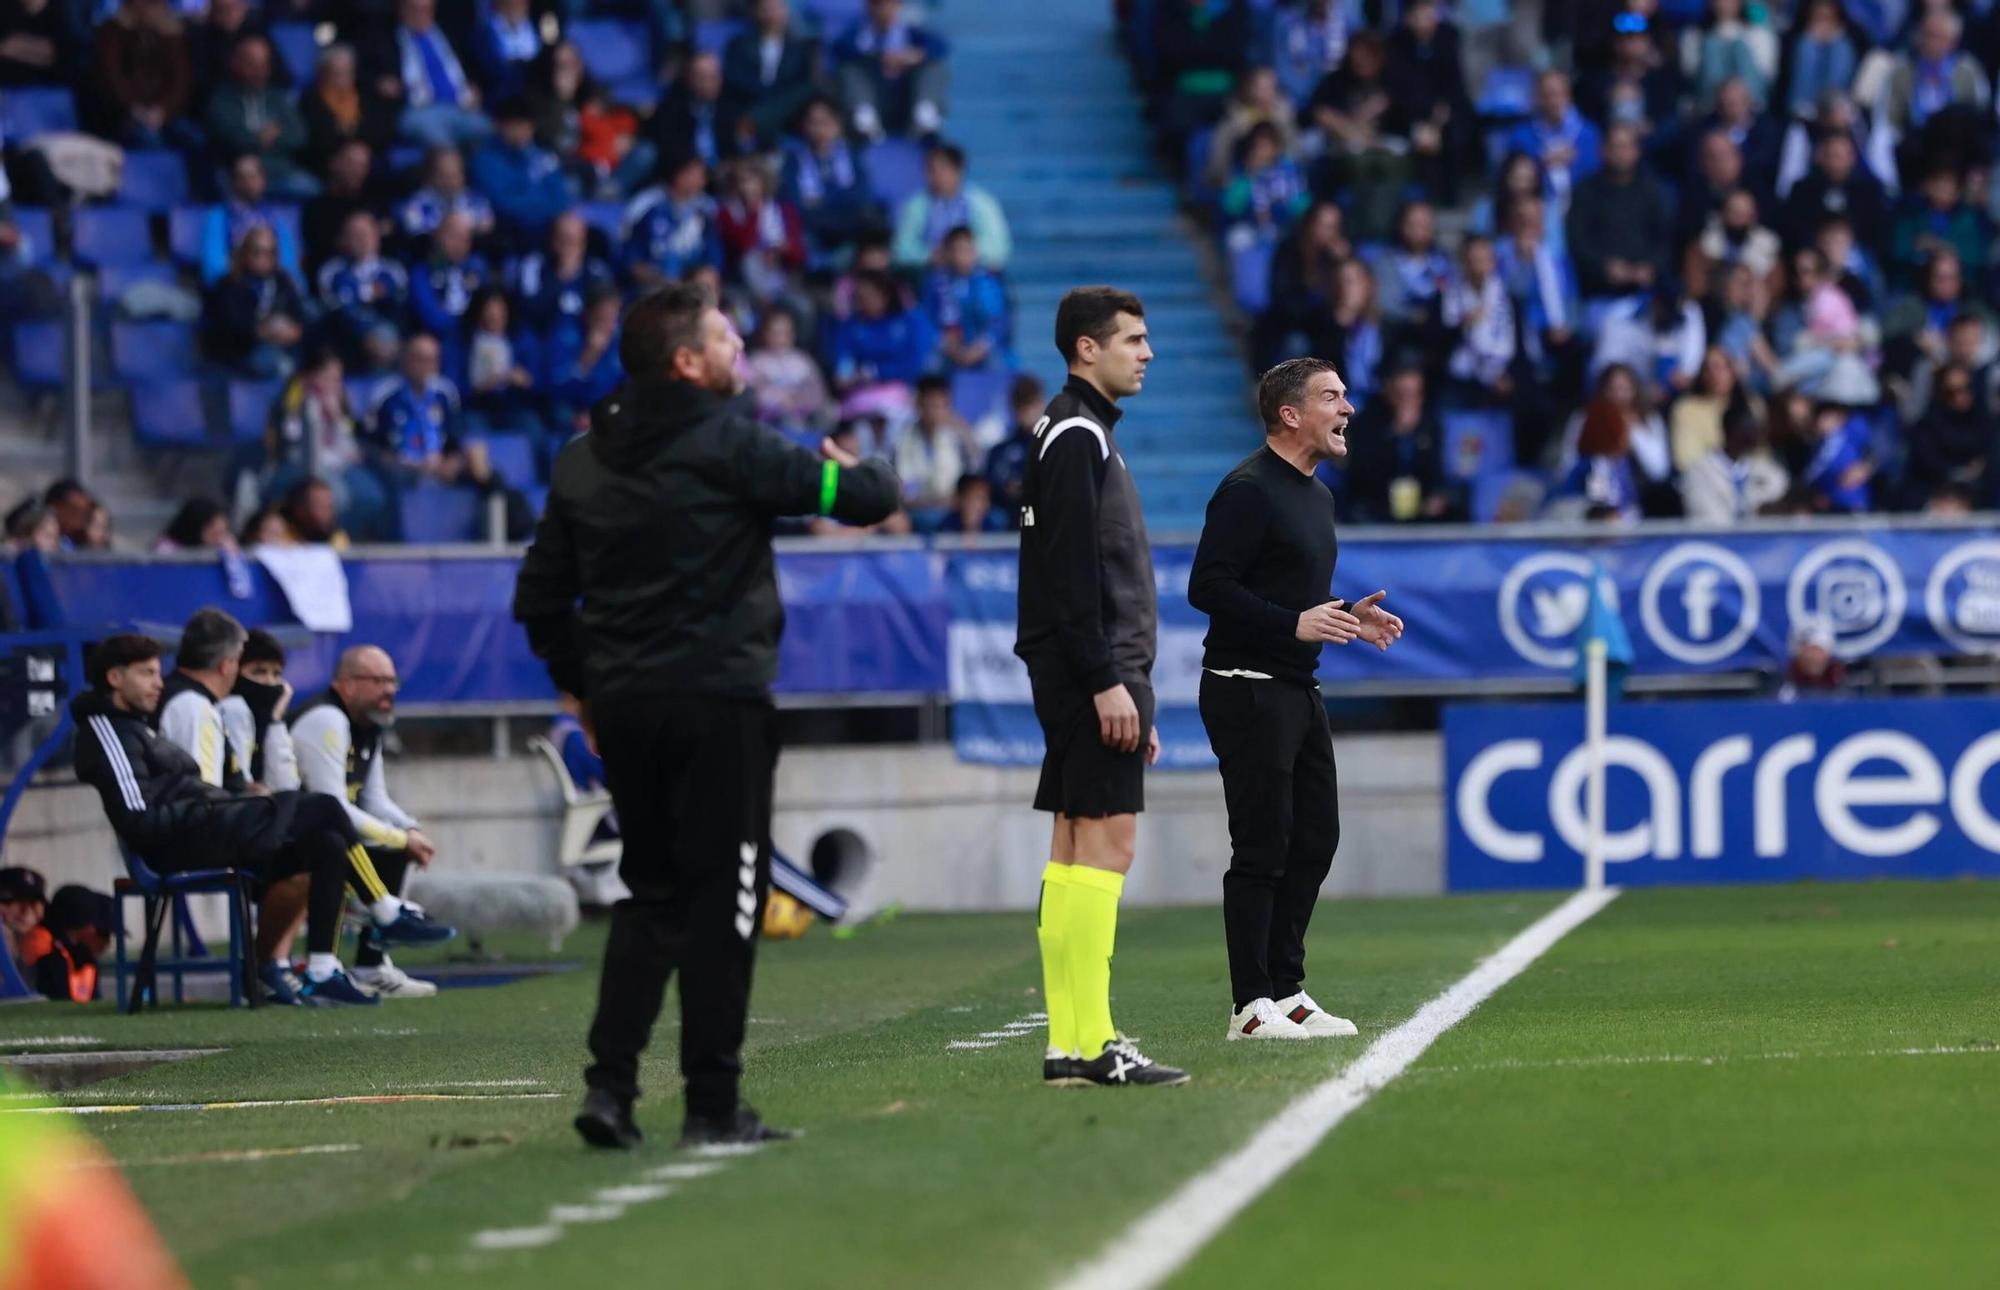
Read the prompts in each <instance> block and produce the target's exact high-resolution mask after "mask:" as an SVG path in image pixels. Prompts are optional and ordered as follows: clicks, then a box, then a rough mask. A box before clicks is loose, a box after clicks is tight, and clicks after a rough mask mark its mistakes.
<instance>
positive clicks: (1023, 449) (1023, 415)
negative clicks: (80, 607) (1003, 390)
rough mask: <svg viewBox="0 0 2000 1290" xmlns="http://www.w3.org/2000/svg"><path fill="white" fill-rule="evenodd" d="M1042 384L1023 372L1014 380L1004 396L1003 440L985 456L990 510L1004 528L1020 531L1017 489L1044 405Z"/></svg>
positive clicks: (1045, 398) (1022, 479)
mask: <svg viewBox="0 0 2000 1290" xmlns="http://www.w3.org/2000/svg"><path fill="white" fill-rule="evenodd" d="M1047 402H1048V398H1047V391H1045V390H1044V389H1043V388H1042V383H1041V382H1040V381H1039V380H1037V379H1035V377H1034V376H1032V375H1031V374H1029V373H1027V372H1023V373H1021V374H1020V375H1019V376H1016V377H1015V378H1014V385H1013V388H1012V389H1010V390H1008V392H1007V415H1008V430H1007V437H1006V438H1005V439H1002V440H1001V441H1000V442H999V443H996V444H994V445H993V447H992V448H991V449H990V450H988V452H987V454H986V463H985V467H984V469H985V473H986V482H987V483H988V484H990V485H991V486H992V489H993V507H994V509H995V510H997V511H999V512H1000V513H1001V516H1002V518H1004V519H1005V520H1006V521H1007V527H1009V528H1019V527H1021V485H1022V484H1023V483H1024V482H1025V481H1026V479H1027V477H1028V457H1029V455H1030V454H1031V453H1033V452H1034V450H1035V427H1036V426H1037V425H1038V424H1040V422H1041V419H1042V408H1043V406H1044V405H1045V404H1047Z"/></svg>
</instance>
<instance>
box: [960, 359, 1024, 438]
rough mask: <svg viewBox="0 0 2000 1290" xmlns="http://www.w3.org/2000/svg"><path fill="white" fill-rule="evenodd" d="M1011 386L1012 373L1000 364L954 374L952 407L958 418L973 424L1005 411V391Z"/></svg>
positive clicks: (1012, 382) (1012, 381)
mask: <svg viewBox="0 0 2000 1290" xmlns="http://www.w3.org/2000/svg"><path fill="white" fill-rule="evenodd" d="M1013 384H1014V373H1013V372H1012V371H1011V370H1009V369H1008V368H1007V367H1005V366H1003V365H1001V364H999V363H994V364H992V365H991V366H988V367H974V368H967V369H965V370H962V371H958V372H954V373H952V377H951V405H952V407H953V408H955V409H957V411H958V415H960V416H962V417H964V418H965V419H966V420H967V421H969V422H972V423H973V424H975V425H976V424H978V423H979V422H981V421H983V420H985V419H986V418H987V417H990V416H992V415H993V414H994V413H995V412H1002V411H1005V409H1006V404H1007V391H1008V389H1009V388H1011V387H1012V386H1013Z"/></svg>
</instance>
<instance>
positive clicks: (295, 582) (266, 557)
mask: <svg viewBox="0 0 2000 1290" xmlns="http://www.w3.org/2000/svg"><path fill="white" fill-rule="evenodd" d="M256 555H257V563H259V564H261V565H263V566H264V567H265V568H266V569H268V570H270V573H271V576H272V577H273V578H275V579H276V580H277V583H278V586H279V587H281V588H282V589H283V590H284V593H285V599H286V600H289V601H290V602H291V604H292V613H293V614H294V615H295V616H296V617H297V618H298V620H299V621H300V622H301V623H303V624H305V626H306V627H308V628H310V629H311V630H313V631H316V632H351V631H353V630H354V606H353V605H352V604H351V603H349V601H348V599H347V570H345V569H343V568H342V567H341V564H340V556H339V555H338V554H336V553H335V552H334V549H333V548H332V547H330V546H260V547H258V548H257V551H256Z"/></svg>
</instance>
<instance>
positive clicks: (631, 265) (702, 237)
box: [624, 156, 722, 289]
mask: <svg viewBox="0 0 2000 1290" xmlns="http://www.w3.org/2000/svg"><path fill="white" fill-rule="evenodd" d="M625 219H626V226H627V230H626V234H625V255H624V261H625V273H626V276H627V277H629V278H631V279H632V281H633V283H634V284H635V285H637V286H639V287H640V288H642V289H650V288H653V287H657V286H659V285H660V284H662V283H666V282H678V281H679V280H680V279H681V278H683V277H685V276H686V275H687V273H688V271H689V270H690V269H693V268H696V267H697V266H700V265H704V264H706V265H712V266H714V267H716V268H718V269H719V268H721V267H722V231H721V228H720V227H719V226H718V224H717V222H716V208H715V200H714V199H713V198H711V197H710V196H709V195H708V167H707V166H705V165H703V164H702V160H701V158H700V157H694V156H684V157H681V158H679V159H678V160H674V161H669V162H668V163H667V171H666V182H665V183H663V184H655V185H654V186H653V187H651V188H648V189H647V190H646V191H645V192H643V193H640V194H639V196H638V197H636V198H634V199H633V202H632V205H631V207H630V208H629V209H628V210H627V211H626V213H625Z"/></svg>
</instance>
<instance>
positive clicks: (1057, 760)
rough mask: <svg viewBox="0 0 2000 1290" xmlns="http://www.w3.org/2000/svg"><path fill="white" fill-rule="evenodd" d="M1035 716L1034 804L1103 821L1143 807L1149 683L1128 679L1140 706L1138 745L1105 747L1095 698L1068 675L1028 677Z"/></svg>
mask: <svg viewBox="0 0 2000 1290" xmlns="http://www.w3.org/2000/svg"><path fill="white" fill-rule="evenodd" d="M1031 682H1032V685H1033V688H1034V694H1035V716H1036V718H1037V719H1038V720H1040V721H1041V723H1042V741H1043V743H1044V744H1045V745H1046V747H1047V751H1046V752H1045V753H1044V754H1043V755H1042V782H1041V786H1040V787H1038V788H1037V789H1036V790H1035V809H1036V810H1038V811H1054V812H1055V813H1056V814H1058V815H1067V816H1069V817H1070V818H1072V819H1085V820H1101V819H1103V818H1104V817H1106V816H1108V815H1137V814H1138V813H1139V812H1141V811H1143V810H1145V809H1146V745H1147V743H1148V741H1149V739H1150V737H1151V735H1152V731H1153V687H1152V686H1150V685H1145V684H1142V683H1138V682H1133V681H1127V682H1125V688H1126V689H1127V690H1129V691H1130V692H1131V694H1132V702H1133V703H1135V704H1137V705H1138V708H1139V746H1138V747H1137V748H1136V749H1134V750H1133V751H1131V752H1119V751H1118V750H1117V749H1115V748H1107V747H1105V746H1104V739H1103V737H1102V735H1100V734H1099V732H1098V725H1097V705H1096V703H1095V702H1094V700H1093V697H1092V696H1091V695H1089V694H1086V693H1084V692H1083V690H1082V688H1081V687H1079V686H1077V685H1075V684H1074V683H1072V682H1070V681H1068V680H1066V679H1051V678H1048V677H1040V676H1037V677H1032V678H1031Z"/></svg>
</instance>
